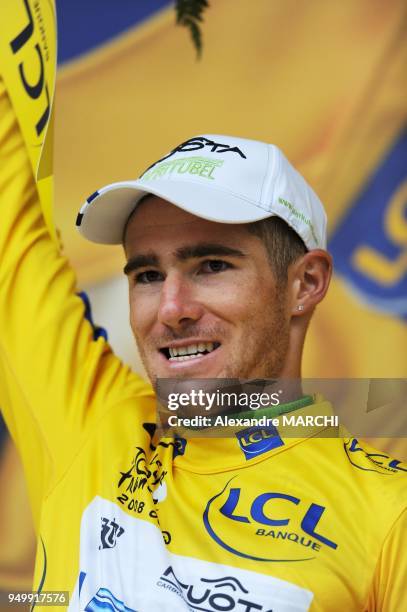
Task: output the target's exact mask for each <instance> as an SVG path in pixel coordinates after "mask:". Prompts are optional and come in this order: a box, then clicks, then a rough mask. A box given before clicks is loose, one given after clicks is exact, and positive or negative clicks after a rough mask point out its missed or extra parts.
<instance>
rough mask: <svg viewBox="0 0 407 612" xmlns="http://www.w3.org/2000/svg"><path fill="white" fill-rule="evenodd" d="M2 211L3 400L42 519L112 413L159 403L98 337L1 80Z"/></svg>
mask: <svg viewBox="0 0 407 612" xmlns="http://www.w3.org/2000/svg"><path fill="white" fill-rule="evenodd" d="M0 210H1V222H0V405H1V407H2V410H3V413H4V417H5V420H6V423H7V425H8V427H9V429H10V431H11V434H12V436H13V438H14V440H15V442H16V444H17V446H18V448H19V451H20V454H21V457H22V460H23V464H24V467H25V471H26V475H27V479H28V487H29V492H30V496H31V500H32V503H33V507H34V515H35V518H38V512H39V504H40V499H41V498H42V497H43V495H44V494H45V491H46V490H47V489H49V487H50V486H52V485H53V484H54V483H55V482H56V481H57V480H58V479H59V478H60V477H61V475H62V474H63V473H64V472H65V471H66V470H67V468H68V467H69V465H70V464H71V462H72V460H73V458H74V457H75V455H76V454H77V453H78V450H79V448H80V447H81V446H82V445H83V444H84V442H85V441H86V439H87V437H88V436H89V435H90V434H91V433H92V432H93V431H94V430H95V428H96V427H97V424H98V422H99V421H100V419H102V418H103V416H104V415H105V414H106V413H107V411H108V410H109V409H111V408H112V407H114V406H115V405H116V404H117V403H118V402H119V401H122V400H123V401H124V400H126V399H127V398H128V397H130V396H131V397H134V396H135V397H138V398H140V399H141V398H142V397H144V398H146V401H147V402H148V404H149V405H150V400H151V397H152V396H151V391H150V388H149V387H148V385H147V384H146V383H144V382H143V381H142V380H141V379H140V378H138V377H136V376H135V375H134V374H132V373H131V372H130V371H129V369H128V368H126V367H125V366H124V365H123V364H122V363H121V362H120V361H119V360H118V359H117V358H116V357H115V356H114V355H113V354H112V352H111V350H110V348H109V346H108V344H107V343H106V342H105V341H104V340H103V338H99V339H98V340H97V341H95V340H94V339H93V328H92V326H91V325H90V323H89V322H88V321H86V320H85V318H84V306H83V302H82V300H81V299H80V298H79V297H78V296H76V294H75V292H76V283H75V276H74V274H73V272H72V270H71V268H70V267H69V265H68V263H67V261H66V259H65V258H64V257H62V256H61V254H60V253H59V251H58V247H57V246H56V244H55V242H54V241H53V240H52V239H51V237H50V235H49V233H48V230H47V227H46V225H45V223H44V219H43V215H42V211H41V206H40V203H39V198H38V192H37V188H36V184H35V180H34V178H33V174H32V169H31V166H30V162H29V158H28V155H27V150H26V147H25V144H24V140H23V137H22V135H21V132H20V129H19V126H18V123H17V120H16V116H15V113H14V110H13V107H12V105H11V103H10V100H9V97H8V95H7V92H6V89H5V86H4V83H3V81H1V80H0ZM143 405H144V404H143ZM140 409H141V407H140V404H139V410H140Z"/></svg>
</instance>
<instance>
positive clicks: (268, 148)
mask: <svg viewBox="0 0 407 612" xmlns="http://www.w3.org/2000/svg"><path fill="white" fill-rule="evenodd" d="M149 193H151V194H154V195H156V196H159V197H161V198H164V199H165V200H168V201H169V202H171V203H172V204H175V205H176V206H178V207H179V208H182V209H184V210H186V211H187V212H189V213H191V214H193V215H196V216H197V217H202V218H203V219H208V220H209V221H216V222H218V223H252V222H254V221H259V220H260V219H266V218H267V217H271V216H277V217H280V218H281V219H284V221H286V222H287V223H288V225H289V226H290V227H292V228H293V230H294V231H295V232H297V234H298V235H299V236H300V237H301V238H302V240H303V241H304V243H305V245H306V247H307V248H308V249H309V250H311V249H317V248H321V249H325V248H326V213H325V210H324V207H323V205H322V203H321V201H320V200H319V198H318V196H317V195H316V194H315V193H314V191H313V190H312V189H311V187H310V186H309V185H308V184H307V183H306V181H305V180H304V179H303V177H302V176H301V175H300V174H299V173H298V172H297V170H295V168H294V167H293V166H292V165H291V164H290V162H289V161H288V160H287V159H286V157H285V156H284V154H283V153H282V152H281V151H280V149H279V148H278V147H276V146H275V145H272V144H266V143H264V142H259V141H256V140H246V139H244V138H235V137H233V136H216V135H205V136H196V137H195V138H191V139H190V140H187V141H186V142H183V143H182V144H180V145H178V146H177V147H175V148H174V149H173V150H172V151H170V153H168V154H167V155H165V156H164V157H162V158H161V159H160V160H159V161H157V162H156V163H154V164H153V165H152V166H150V167H149V168H148V169H147V170H146V171H145V172H144V173H143V174H142V175H141V177H140V178H139V179H136V180H132V181H124V182H120V183H112V184H111V185H107V186H106V187H102V189H99V190H98V191H95V193H93V194H92V195H91V196H90V197H89V198H88V199H87V201H86V202H85V204H84V205H83V206H82V208H81V210H80V212H79V214H78V218H77V221H76V225H77V226H78V229H79V231H80V233H81V234H82V235H83V236H85V238H87V239H88V240H91V241H93V242H100V243H104V244H121V243H122V240H123V233H124V229H125V226H126V222H127V220H128V218H129V217H130V215H131V213H132V212H133V210H134V209H135V207H136V206H137V203H138V202H139V201H140V199H141V198H142V197H143V196H145V195H147V194H149Z"/></svg>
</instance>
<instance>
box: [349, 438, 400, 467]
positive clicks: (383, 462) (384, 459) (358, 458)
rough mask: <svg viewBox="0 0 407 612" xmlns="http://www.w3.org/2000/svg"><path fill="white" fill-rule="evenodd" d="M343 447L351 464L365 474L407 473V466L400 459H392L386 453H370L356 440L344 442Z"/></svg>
mask: <svg viewBox="0 0 407 612" xmlns="http://www.w3.org/2000/svg"><path fill="white" fill-rule="evenodd" d="M343 447H344V449H345V453H346V456H347V458H348V459H349V461H350V463H351V464H352V465H353V466H354V467H356V468H358V469H359V470H363V471H364V472H376V473H377V474H383V475H392V474H400V473H401V472H407V465H406V464H405V463H402V462H401V461H399V460H398V459H392V458H391V457H389V455H386V453H380V452H377V451H375V452H372V453H369V452H368V451H367V450H366V449H365V448H363V446H361V445H360V443H359V441H358V440H357V439H356V438H349V439H346V440H344V442H343Z"/></svg>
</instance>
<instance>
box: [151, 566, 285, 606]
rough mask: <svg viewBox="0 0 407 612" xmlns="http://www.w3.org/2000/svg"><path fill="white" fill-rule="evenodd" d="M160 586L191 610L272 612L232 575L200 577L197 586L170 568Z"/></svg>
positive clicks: (159, 582) (162, 578)
mask: <svg viewBox="0 0 407 612" xmlns="http://www.w3.org/2000/svg"><path fill="white" fill-rule="evenodd" d="M157 586H158V587H160V588H163V589H168V590H170V591H171V592H172V593H176V594H177V595H179V597H180V598H181V599H183V601H184V602H185V603H186V604H187V605H188V608H189V610H204V611H205V612H218V611H221V610H235V611H236V612H254V610H258V611H263V612H273V610H272V609H270V608H269V606H268V605H264V602H263V603H262V602H261V601H259V599H258V597H256V594H255V593H250V591H249V589H247V588H246V587H245V586H243V584H242V583H241V582H240V581H239V580H238V579H237V578H235V577H234V576H230V575H227V576H224V577H222V578H205V577H201V578H200V580H199V583H198V584H191V583H190V582H189V581H185V580H181V579H180V577H179V576H177V575H176V574H175V572H174V570H173V568H172V567H171V565H169V566H168V567H167V569H166V570H165V571H164V572H163V574H162V575H161V576H160V578H159V580H158V581H157Z"/></svg>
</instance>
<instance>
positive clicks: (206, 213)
mask: <svg viewBox="0 0 407 612" xmlns="http://www.w3.org/2000/svg"><path fill="white" fill-rule="evenodd" d="M149 193H151V194H153V195H156V196H159V197H161V198H163V199H165V200H167V201H168V202H170V203H171V204H174V205H175V206H178V207H179V208H182V209H183V210H185V211H187V212H189V213H191V214H193V215H196V216H197V217H201V218H202V219H207V220H208V221H215V222H217V223H253V222H254V221H260V220H261V219H266V218H267V217H270V216H273V213H272V212H270V211H268V210H264V209H262V208H260V207H259V206H258V205H256V204H254V203H253V202H251V201H250V200H245V199H243V198H242V197H240V196H236V195H234V194H233V193H230V192H227V191H220V190H219V189H214V188H213V187H211V186H206V185H202V184H201V183H199V184H197V183H194V182H193V181H188V182H185V181H183V182H178V183H176V182H175V181H174V182H172V181H166V182H165V184H163V182H162V183H161V185H157V183H154V182H151V183H148V182H146V181H125V182H120V183H112V184H111V185H107V186H106V187H103V189H101V190H99V191H97V192H95V194H93V196H92V197H91V198H89V200H88V201H87V202H86V204H85V205H84V206H83V207H82V208H81V211H80V213H79V215H78V220H77V226H78V229H79V232H80V233H81V234H82V235H83V236H84V237H85V238H87V239H88V240H91V241H92V242H98V243H102V244H122V242H123V233H124V228H125V226H126V222H127V220H128V218H129V217H130V215H131V213H132V212H133V211H134V209H135V208H136V206H137V204H138V202H139V201H140V200H141V198H142V197H143V196H145V195H147V194H149Z"/></svg>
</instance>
